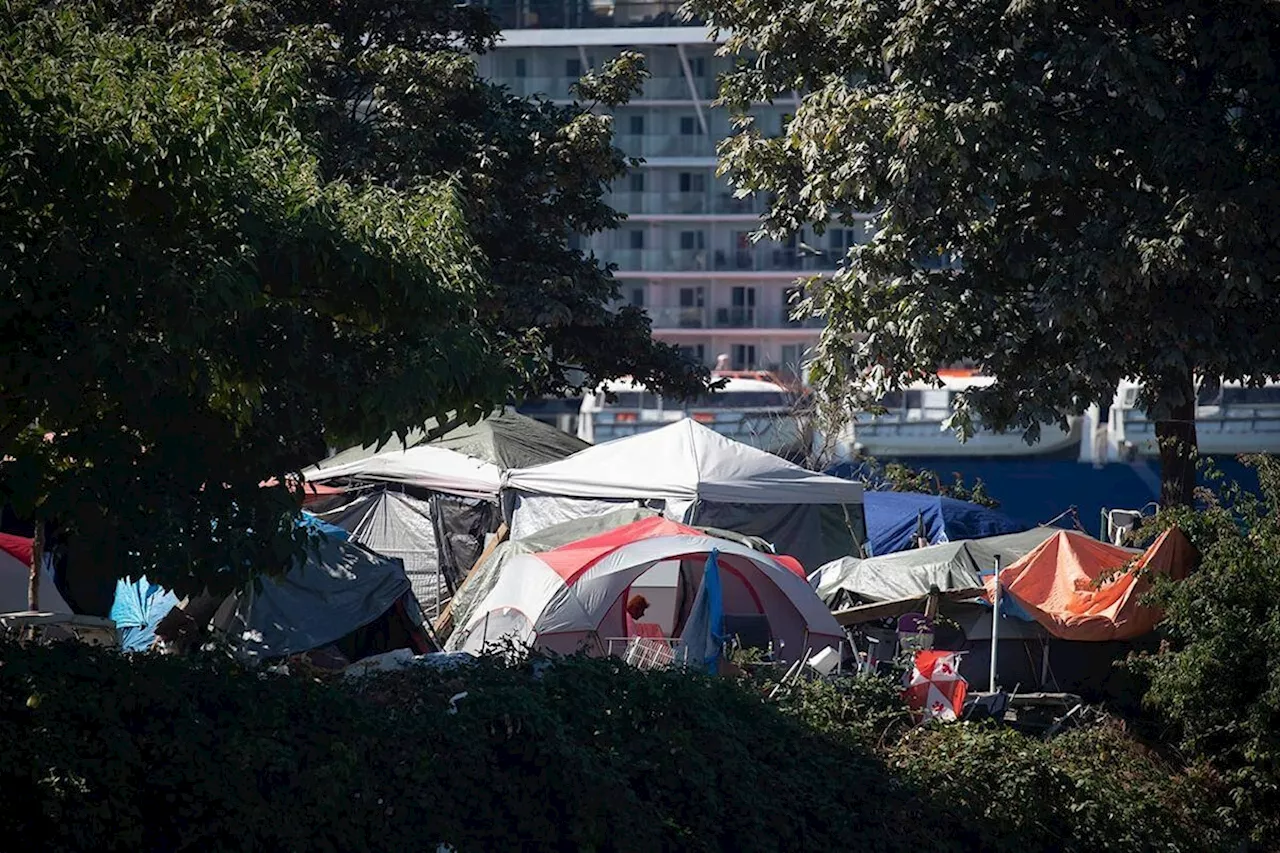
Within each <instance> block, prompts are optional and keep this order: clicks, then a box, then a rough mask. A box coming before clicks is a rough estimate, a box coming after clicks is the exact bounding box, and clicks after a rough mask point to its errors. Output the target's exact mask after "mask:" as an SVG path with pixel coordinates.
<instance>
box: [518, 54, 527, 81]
mask: <svg viewBox="0 0 1280 853" xmlns="http://www.w3.org/2000/svg"><path fill="white" fill-rule="evenodd" d="M528 74H529V63H528V61H527V60H525V58H524V57H520V58H519V59H517V60H516V76H517V77H527V76H528Z"/></svg>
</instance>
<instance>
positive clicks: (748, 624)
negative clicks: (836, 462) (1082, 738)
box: [0, 409, 1195, 688]
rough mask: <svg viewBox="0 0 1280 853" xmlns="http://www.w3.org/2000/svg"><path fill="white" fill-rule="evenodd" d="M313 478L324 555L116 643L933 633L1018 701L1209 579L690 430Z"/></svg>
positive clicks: (639, 658) (773, 652)
mask: <svg viewBox="0 0 1280 853" xmlns="http://www.w3.org/2000/svg"><path fill="white" fill-rule="evenodd" d="M303 476H304V479H305V486H306V493H305V494H306V501H305V503H306V506H307V509H308V512H307V513H304V514H303V516H302V521H301V522H300V523H301V524H303V525H305V527H306V529H307V532H308V536H309V540H310V543H311V544H310V547H309V548H308V549H307V550H306V552H305V555H304V556H302V557H300V558H298V559H297V560H296V561H295V563H294V564H293V566H292V567H291V568H290V569H289V571H288V572H286V573H285V574H284V575H283V576H279V577H263V578H260V579H258V580H257V581H256V582H254V583H252V584H249V585H246V586H244V587H242V588H240V589H237V590H235V591H233V592H232V593H231V594H229V595H218V596H214V595H211V594H208V593H206V594H204V595H199V596H193V597H187V598H181V597H179V596H177V595H175V594H174V593H173V592H172V591H170V590H167V589H164V588H163V587H161V586H159V585H156V584H154V583H152V582H150V581H149V580H148V579H147V578H146V577H145V576H142V577H135V578H127V579H125V580H122V581H120V582H119V583H118V584H117V587H116V590H115V596H114V602H113V605H112V607H111V613H110V615H111V617H112V619H113V620H114V623H115V625H116V628H117V630H118V634H119V639H120V642H121V644H122V645H123V647H124V648H125V649H127V650H131V651H144V650H148V649H152V648H156V647H158V646H163V647H165V648H168V649H174V648H181V647H183V645H184V644H188V643H190V642H194V641H198V640H200V639H202V638H204V637H206V636H207V635H208V632H209V631H213V632H214V633H215V634H217V635H218V636H220V637H222V638H223V639H224V640H225V641H226V642H228V643H229V644H230V645H231V646H232V648H233V649H234V650H235V652H236V653H237V654H238V655H240V656H241V657H243V658H245V659H246V660H254V661H266V660H278V659H287V658H290V657H291V656H294V655H298V654H307V655H309V656H311V657H312V659H313V661H314V660H323V661H328V662H330V663H333V664H334V665H339V666H341V665H345V664H348V663H350V662H354V661H359V660H361V659H364V658H367V657H369V656H371V655H377V654H379V653H381V652H387V651H391V650H407V651H405V652H404V653H406V654H409V655H411V656H412V655H421V654H424V653H428V652H434V651H445V652H448V653H472V654H475V653H480V652H483V651H485V650H486V649H492V648H494V647H498V646H501V645H502V644H504V643H512V642H514V643H517V644H522V645H528V646H532V647H534V648H539V649H542V650H544V651H548V652H554V653H570V652H585V653H587V654H619V655H622V656H624V657H626V658H627V659H628V660H631V661H633V662H642V663H645V664H646V665H669V664H672V663H674V662H676V661H683V662H684V663H685V664H687V665H697V666H704V665H708V661H714V660H717V659H719V658H720V657H721V651H722V649H723V648H724V647H725V646H726V645H734V646H746V647H754V648H757V649H759V650H760V653H761V654H762V655H763V658H764V659H765V660H772V661H779V662H791V661H798V660H809V659H811V658H815V656H816V659H817V660H820V661H821V662H822V663H821V669H820V671H822V672H829V671H831V668H832V667H833V666H836V667H839V666H842V665H843V664H845V663H847V664H848V665H849V666H851V667H854V668H855V669H859V670H861V669H864V668H865V665H866V664H867V663H868V661H869V660H872V659H874V658H876V657H880V658H883V657H887V656H889V655H891V654H892V653H893V652H894V651H895V650H896V649H898V648H899V647H900V646H901V645H902V643H903V642H905V641H906V640H907V639H910V641H911V642H912V643H919V642H920V641H921V640H920V637H921V636H923V635H922V634H921V633H920V632H921V631H924V630H926V629H925V628H922V627H921V626H922V625H928V626H929V627H928V628H927V631H928V632H929V643H930V645H932V646H933V647H934V648H936V649H939V650H942V651H947V652H948V653H950V652H954V653H955V658H952V657H948V658H946V659H947V660H953V659H959V660H960V662H961V663H960V666H961V668H962V669H963V670H964V671H966V672H967V673H969V674H970V675H975V674H978V675H980V674H982V673H984V672H985V671H986V669H987V667H988V665H989V663H990V656H991V654H992V651H993V649H994V650H995V653H996V654H997V659H998V663H999V666H998V670H999V671H998V681H999V682H1000V683H1002V684H1005V685H1006V686H1010V685H1029V686H1036V687H1042V688H1049V687H1063V686H1078V684H1079V683H1080V682H1081V681H1082V680H1087V679H1088V678H1090V677H1094V676H1095V675H1096V674H1097V672H1100V671H1101V670H1102V667H1103V662H1105V664H1106V665H1107V666H1109V664H1110V660H1111V659H1112V658H1113V657H1114V654H1113V652H1115V651H1116V650H1117V649H1120V650H1121V651H1123V650H1124V649H1127V648H1129V647H1130V644H1132V643H1133V642H1138V641H1143V640H1144V638H1147V637H1149V636H1150V635H1151V632H1152V629H1153V628H1154V627H1155V626H1156V624H1157V622H1158V619H1159V613H1158V612H1156V611H1155V610H1153V609H1151V608H1150V607H1149V606H1147V604H1146V603H1145V601H1144V598H1143V596H1144V594H1145V592H1146V590H1147V589H1148V588H1149V585H1150V580H1149V578H1150V576H1151V575H1154V574H1164V575H1167V576H1169V577H1172V578H1180V577H1183V576H1185V574H1186V572H1187V571H1188V570H1189V569H1190V567H1191V565H1192V563H1193V561H1194V559H1195V555H1194V553H1193V551H1192V549H1191V547H1190V545H1189V543H1188V542H1187V540H1186V539H1185V537H1183V536H1182V535H1181V533H1179V532H1177V531H1176V530H1175V531H1168V532H1166V533H1165V534H1163V535H1162V536H1161V537H1160V538H1159V539H1158V540H1157V541H1156V542H1155V543H1154V544H1152V545H1151V547H1150V548H1148V549H1147V550H1146V551H1143V552H1139V551H1135V550H1130V549H1125V548H1121V547H1117V546H1114V545H1110V544H1107V543H1104V542H1099V541H1097V540H1094V539H1092V538H1090V537H1088V536H1087V535H1085V534H1084V533H1082V532H1078V531H1067V530H1062V529H1059V528H1057V527H1028V526H1027V525H1025V524H1021V523H1020V522H1018V521H1016V520H1014V519H1012V518H1010V517H1008V516H1006V515H1004V514H1002V513H1000V512H998V511H995V510H992V509H988V508H985V507H980V506H976V505H974V504H970V503H965V502H963V501H958V500H954V499H951V498H945V497H938V496H931V495H916V494H904V493H898V492H889V491H873V492H870V493H867V494H864V493H863V486H862V484H861V483H860V482H854V481H851V480H847V479H841V478H838V477H832V476H827V475H824V474H820V473H815V472H813V471H809V470H806V469H804V468H801V467H799V466H797V465H794V464H792V463H790V462H787V461H785V460H783V459H781V458H780V457H777V456H774V455H772V454H769V453H765V452H763V451H760V450H757V449H755V448H752V447H749V446H747V445H744V444H741V443H738V442H735V441H733V440H731V439H729V438H727V437H725V436H723V435H720V434H718V433H716V432H714V431H712V430H711V429H708V428H707V427H705V426H703V425H702V424H700V423H698V422H697V421H695V420H691V419H685V420H680V421H676V422H674V423H671V424H668V425H665V426H661V427H658V428H655V429H653V430H650V431H648V432H641V433H638V434H636V435H633V436H630V437H627V438H622V439H618V440H616V441H612V442H608V443H605V444H601V445H595V446H592V445H587V444H586V443H585V442H582V441H580V440H578V439H577V438H575V437H573V436H570V435H567V434H565V433H562V432H560V431H558V430H555V429H553V428H551V427H549V426H546V425H544V424H541V423H538V422H536V421H533V420H531V419H528V418H525V417H523V416H521V415H519V414H517V413H515V412H513V411H511V410H509V409H505V410H501V411H498V412H495V413H494V414H492V415H490V416H489V417H487V418H484V419H482V420H480V421H478V422H476V423H474V424H456V423H434V422H433V423H428V424H426V425H425V426H424V427H423V428H422V429H420V430H416V431H413V432H411V433H409V434H407V435H405V436H402V437H399V438H395V439H393V440H392V441H391V442H389V443H387V444H385V445H382V446H365V447H357V448H350V449H348V450H345V451H342V452H339V453H335V454H334V455H332V456H331V457H330V458H328V459H325V460H322V461H320V462H318V463H317V464H316V465H314V466H313V467H311V468H309V469H307V470H306V471H304V472H303ZM30 558H31V548H30V542H29V540H22V539H20V538H19V537H2V538H0V604H3V605H4V606H6V607H10V608H13V609H16V608H18V607H19V605H20V604H21V603H22V602H23V600H24V596H25V590H26V585H27V581H28V578H29V569H28V568H27V564H28V563H29V561H30ZM997 569H998V573H997ZM46 576H47V578H46V581H45V583H44V586H45V587H46V594H45V596H44V599H43V601H44V603H45V605H46V606H47V607H48V608H50V609H60V608H65V609H66V610H67V612H68V613H70V612H72V611H73V610H74V609H75V608H74V607H73V606H72V605H73V604H74V603H75V601H74V600H73V601H72V602H71V603H70V604H68V602H67V601H65V600H63V599H62V598H61V597H60V596H59V595H58V592H59V589H63V590H65V589H75V588H76V585H75V584H69V583H68V582H67V578H65V577H62V578H59V577H57V573H49V572H46ZM997 593H998V594H997ZM72 598H73V599H74V596H72ZM997 600H998V602H999V603H998V606H996V604H995V602H996V601H997ZM95 615H99V616H106V615H107V614H106V613H105V612H103V613H98V614H95ZM900 619H902V620H904V621H903V622H902V623H901V624H900V623H899V620H900ZM904 625H907V626H908V628H904V627H903V626H904ZM912 626H913V627H912ZM908 633H910V635H911V636H910V637H907V634H908ZM993 637H994V642H993ZM816 666H817V665H816V664H815V667H816Z"/></svg>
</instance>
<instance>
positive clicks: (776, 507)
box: [503, 418, 866, 569]
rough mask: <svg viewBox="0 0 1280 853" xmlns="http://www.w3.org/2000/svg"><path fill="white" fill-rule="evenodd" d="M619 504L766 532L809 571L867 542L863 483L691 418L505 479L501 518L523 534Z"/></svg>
mask: <svg viewBox="0 0 1280 853" xmlns="http://www.w3.org/2000/svg"><path fill="white" fill-rule="evenodd" d="M619 505H623V506H625V505H632V506H635V505H647V506H654V507H655V508H659V509H661V510H662V512H663V514H664V515H665V516H666V517H668V518H671V519H673V520H676V521H681V522H683V523H685V524H697V525H700V526H704V527H717V528H721V529H724V530H732V531H735V532H738V533H742V534H745V535H748V536H759V537H761V538H763V539H766V540H768V541H770V542H771V543H773V545H774V547H775V549H776V550H777V551H778V552H779V553H783V554H790V555H791V556H794V557H796V558H797V559H799V560H800V561H801V562H802V563H803V564H804V565H805V566H807V567H809V568H811V569H812V568H816V567H817V566H819V565H822V564H823V563H825V562H827V561H828V560H830V559H834V558H836V557H839V556H844V555H847V554H851V553H858V552H859V548H860V545H861V543H862V541H863V540H864V539H865V537H866V534H865V530H866V525H865V521H864V516H863V512H862V485H861V484H860V483H853V482H850V481H848V480H841V479H839V478H836V477H829V476H827V475H825V474H819V473H815V472H813V471H808V470H806V469H804V468H801V467H800V466H798V465H794V464H792V463H790V462H787V461H786V460H784V459H782V458H780V457H778V456H774V455H773V454H771V453H766V452H765V451H763V450H758V449H756V448H754V447H750V446H748V445H746V444H743V443H741V442H737V441H734V440H732V439H730V438H727V437H725V436H723V435H720V434H719V433H717V432H715V431H714V430H711V429H709V428H707V427H705V426H703V425H702V424H700V423H698V422H697V421H694V420H692V419H689V418H686V419H684V420H681V421H677V422H676V423H673V424H671V425H669V426H665V427H662V428H659V429H655V430H651V431H649V432H645V433H640V434H637V435H634V436H628V437H626V438H621V439H618V440H616V441H611V442H608V443H606V444H600V445H596V446H594V447H589V448H587V449H586V450H582V451H580V452H578V453H575V454H574V455H573V456H570V457H568V458H567V459H562V460H560V461H557V462H549V463H547V464H544V465H538V466H535V467H532V468H523V469H513V470H510V471H508V472H507V473H506V476H505V477H504V480H503V513H504V515H505V516H506V518H507V521H508V523H509V524H510V526H511V531H512V536H513V537H516V538H521V537H524V536H528V535H530V534H531V533H533V532H535V531H537V530H540V529H542V528H545V527H548V526H550V525H552V524H556V523H559V522H562V521H567V520H569V519H571V518H581V517H584V516H589V515H598V514H601V513H603V512H607V511H609V510H611V509H616V508H617V507H618V506H619Z"/></svg>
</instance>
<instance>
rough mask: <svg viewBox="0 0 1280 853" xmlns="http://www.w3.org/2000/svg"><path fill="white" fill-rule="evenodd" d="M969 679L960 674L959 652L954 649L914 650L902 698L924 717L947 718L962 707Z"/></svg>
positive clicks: (955, 717) (957, 715)
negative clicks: (911, 665) (913, 657)
mask: <svg viewBox="0 0 1280 853" xmlns="http://www.w3.org/2000/svg"><path fill="white" fill-rule="evenodd" d="M968 693H969V683H968V682H967V681H965V680H964V679H963V678H961V677H960V656H959V655H958V654H957V653H956V652H947V651H927V652H916V659H915V665H914V666H913V667H912V669H911V674H910V675H909V676H908V677H907V686H906V689H905V690H903V691H902V698H903V699H905V700H906V702H907V705H908V706H910V708H911V710H913V711H915V712H916V713H918V714H921V715H922V717H923V718H924V719H926V720H931V719H934V718H935V717H936V718H937V719H940V720H946V721H948V722H950V721H953V720H955V719H957V718H958V717H959V716H960V712H961V711H962V710H963V709H964V697H965V696H966V695H967V694H968Z"/></svg>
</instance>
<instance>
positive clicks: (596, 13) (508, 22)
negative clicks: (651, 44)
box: [472, 0, 701, 30]
mask: <svg viewBox="0 0 1280 853" xmlns="http://www.w3.org/2000/svg"><path fill="white" fill-rule="evenodd" d="M472 5H475V6H482V7H484V8H487V9H488V10H489V11H490V13H491V14H492V15H493V17H494V19H495V20H496V21H497V22H498V25H499V26H501V27H502V29H504V30H526V29H600V28H608V27H688V26H696V25H698V24H700V23H701V21H698V20H693V19H685V18H682V17H681V15H680V7H681V5H683V0H659V2H653V1H652V0H649V1H648V2H641V0H589V1H588V0H473V2H472Z"/></svg>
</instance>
